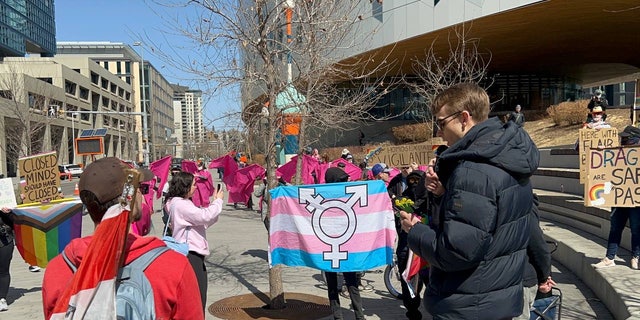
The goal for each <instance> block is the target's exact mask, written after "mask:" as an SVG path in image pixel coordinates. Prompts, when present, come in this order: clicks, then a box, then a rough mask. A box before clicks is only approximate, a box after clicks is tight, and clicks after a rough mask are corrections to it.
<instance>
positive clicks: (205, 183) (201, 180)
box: [191, 169, 215, 207]
mask: <svg viewBox="0 0 640 320" xmlns="http://www.w3.org/2000/svg"><path fill="white" fill-rule="evenodd" d="M193 176H194V179H195V180H196V190H195V191H194V192H193V196H191V201H193V204H195V205H196V207H208V206H209V204H210V203H211V199H210V198H211V196H212V195H213V193H214V192H215V188H214V187H213V178H212V177H211V173H210V172H209V169H203V170H198V171H197V172H196V173H195V174H194V175H193Z"/></svg>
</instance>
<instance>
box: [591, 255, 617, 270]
mask: <svg viewBox="0 0 640 320" xmlns="http://www.w3.org/2000/svg"><path fill="white" fill-rule="evenodd" d="M615 265H616V263H615V261H613V260H610V259H609V258H607V257H604V259H602V260H600V262H598V263H596V264H592V265H591V266H593V267H594V268H596V269H602V268H609V267H613V266H615Z"/></svg>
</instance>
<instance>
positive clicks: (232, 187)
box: [223, 164, 265, 203]
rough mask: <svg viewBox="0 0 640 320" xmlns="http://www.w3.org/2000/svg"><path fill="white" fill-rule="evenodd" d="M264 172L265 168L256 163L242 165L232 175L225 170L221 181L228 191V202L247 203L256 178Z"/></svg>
mask: <svg viewBox="0 0 640 320" xmlns="http://www.w3.org/2000/svg"><path fill="white" fill-rule="evenodd" d="M264 173H265V169H264V168H263V167H262V166H260V165H257V164H252V165H250V166H248V167H244V168H242V169H240V170H238V171H237V172H236V173H235V174H234V175H233V176H229V175H227V172H226V171H225V174H224V179H223V181H224V184H225V185H226V187H227V190H228V191H229V200H228V201H229V203H236V202H238V203H247V201H249V197H251V193H253V185H254V183H255V181H256V179H257V178H259V177H262V176H264Z"/></svg>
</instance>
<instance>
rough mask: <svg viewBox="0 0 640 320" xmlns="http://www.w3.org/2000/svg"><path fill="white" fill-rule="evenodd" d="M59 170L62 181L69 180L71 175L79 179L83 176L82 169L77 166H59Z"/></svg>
mask: <svg viewBox="0 0 640 320" xmlns="http://www.w3.org/2000/svg"><path fill="white" fill-rule="evenodd" d="M58 170H59V171H60V179H62V180H65V179H67V178H68V177H69V175H71V176H72V177H76V178H77V177H80V175H81V174H82V167H81V166H79V165H77V164H62V165H59V166H58Z"/></svg>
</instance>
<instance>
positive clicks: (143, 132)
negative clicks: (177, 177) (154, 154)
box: [133, 41, 149, 167]
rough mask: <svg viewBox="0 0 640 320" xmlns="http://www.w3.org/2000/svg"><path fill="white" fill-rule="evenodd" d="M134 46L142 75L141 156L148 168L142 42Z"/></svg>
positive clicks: (147, 134) (135, 43)
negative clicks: (138, 56) (138, 53)
mask: <svg viewBox="0 0 640 320" xmlns="http://www.w3.org/2000/svg"><path fill="white" fill-rule="evenodd" d="M133 45H134V46H136V47H140V60H141V61H140V72H141V73H142V74H141V75H140V80H142V83H140V90H142V101H141V102H140V108H141V109H142V110H141V111H142V113H143V114H144V115H143V116H142V145H143V147H142V149H143V150H142V154H143V157H144V166H145V167H148V166H149V133H148V132H147V131H148V130H147V94H146V91H147V90H145V88H144V86H145V79H144V47H143V45H142V42H140V41H136V42H134V43H133Z"/></svg>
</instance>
